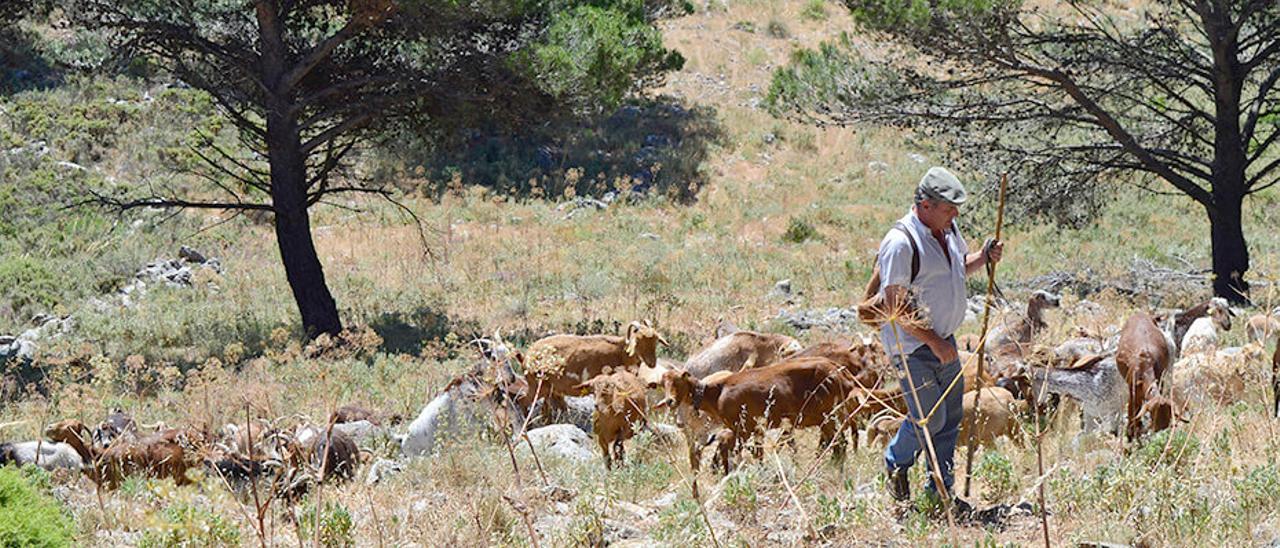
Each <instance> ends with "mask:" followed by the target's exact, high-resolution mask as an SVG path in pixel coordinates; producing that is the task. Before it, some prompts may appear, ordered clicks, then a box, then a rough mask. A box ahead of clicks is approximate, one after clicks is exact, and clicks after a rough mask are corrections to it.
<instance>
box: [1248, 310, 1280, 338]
mask: <svg viewBox="0 0 1280 548" xmlns="http://www.w3.org/2000/svg"><path fill="white" fill-rule="evenodd" d="M1245 331H1246V332H1247V333H1248V334H1249V340H1251V341H1256V342H1259V343H1262V344H1263V345H1265V344H1267V341H1269V340H1271V339H1272V338H1273V337H1275V336H1276V334H1277V333H1280V308H1277V309H1275V310H1272V311H1271V312H1270V313H1268V314H1254V315H1253V316H1250V317H1249V321H1248V323H1247V324H1246V326H1245Z"/></svg>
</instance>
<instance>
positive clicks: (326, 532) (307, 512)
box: [298, 501, 356, 548]
mask: <svg viewBox="0 0 1280 548" xmlns="http://www.w3.org/2000/svg"><path fill="white" fill-rule="evenodd" d="M316 514H317V512H316V506H315V504H314V503H312V504H309V505H307V506H306V507H305V508H304V509H303V510H302V515H301V516H300V517H299V518H298V527H299V531H300V532H301V534H302V537H303V538H306V539H311V538H315V539H316V541H317V542H318V543H319V545H320V546H324V547H325V548H346V547H348V546H355V545H356V541H355V522H354V521H352V519H351V512H349V511H347V508H346V507H345V506H343V505H342V504H340V503H337V502H333V501H325V503H324V505H322V506H321V507H320V512H319V516H318V517H317V515H316ZM317 523H318V524H319V525H318V527H319V528H320V529H319V531H316V527H317Z"/></svg>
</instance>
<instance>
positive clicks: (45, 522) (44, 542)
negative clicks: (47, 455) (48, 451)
mask: <svg viewBox="0 0 1280 548" xmlns="http://www.w3.org/2000/svg"><path fill="white" fill-rule="evenodd" d="M48 491H49V477H48V475H47V474H46V473H45V472H44V471H43V470H40V469H39V468H35V467H26V468H24V469H22V470H18V469H16V468H13V467H9V466H5V467H0V546H33V547H54V546H70V545H71V540H72V534H73V532H74V529H73V524H72V521H71V518H70V517H69V516H68V514H67V512H66V510H65V509H64V508H63V507H62V506H61V505H60V504H58V503H57V501H55V500H54V499H53V498H52V497H51V496H50V495H49V492H48Z"/></svg>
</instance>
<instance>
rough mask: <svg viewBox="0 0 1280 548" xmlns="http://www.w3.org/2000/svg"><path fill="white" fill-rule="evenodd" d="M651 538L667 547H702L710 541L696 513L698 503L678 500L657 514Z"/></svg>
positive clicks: (699, 516)
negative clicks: (667, 545) (686, 545)
mask: <svg viewBox="0 0 1280 548" xmlns="http://www.w3.org/2000/svg"><path fill="white" fill-rule="evenodd" d="M653 538H654V539H655V540H657V541H658V542H663V543H666V544H669V545H675V544H690V543H692V544H695V545H703V544H705V543H707V542H709V541H710V540H711V539H710V537H709V536H708V535H707V527H706V524H705V523H704V522H703V521H702V514H701V513H700V512H699V511H698V503H697V502H694V501H693V500H690V499H680V500H678V501H676V503H675V504H672V505H671V506H668V507H667V508H664V509H662V511H661V512H658V526H657V528H656V529H655V530H654V532H653Z"/></svg>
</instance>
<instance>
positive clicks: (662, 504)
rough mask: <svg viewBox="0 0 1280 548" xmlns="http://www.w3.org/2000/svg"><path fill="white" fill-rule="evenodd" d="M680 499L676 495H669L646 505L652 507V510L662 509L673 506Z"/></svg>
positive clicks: (654, 499)
mask: <svg viewBox="0 0 1280 548" xmlns="http://www.w3.org/2000/svg"><path fill="white" fill-rule="evenodd" d="M678 498H679V497H677V496H676V494H675V493H667V494H665V495H662V496H659V497H655V498H653V499H651V500H650V501H649V502H646V503H645V505H647V506H650V507H652V508H657V509H662V508H666V507H668V506H671V505H672V504H675V503H676V499H678Z"/></svg>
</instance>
